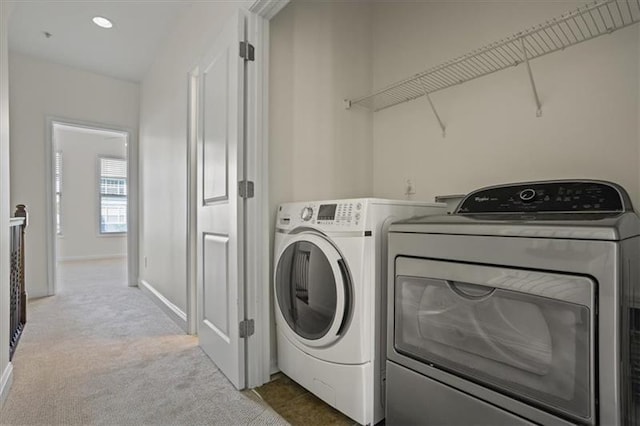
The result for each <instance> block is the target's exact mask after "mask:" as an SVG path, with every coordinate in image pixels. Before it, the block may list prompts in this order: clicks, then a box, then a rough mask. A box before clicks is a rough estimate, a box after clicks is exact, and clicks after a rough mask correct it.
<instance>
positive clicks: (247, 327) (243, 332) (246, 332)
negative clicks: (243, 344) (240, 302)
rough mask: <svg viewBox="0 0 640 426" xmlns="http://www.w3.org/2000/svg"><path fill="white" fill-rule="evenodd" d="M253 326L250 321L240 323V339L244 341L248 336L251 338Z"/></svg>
mask: <svg viewBox="0 0 640 426" xmlns="http://www.w3.org/2000/svg"><path fill="white" fill-rule="evenodd" d="M254 330H255V326H254V323H253V320H252V319H248V320H244V321H241V322H240V338H241V339H244V338H247V337H249V336H253V332H254Z"/></svg>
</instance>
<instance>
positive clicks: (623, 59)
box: [373, 1, 640, 205]
mask: <svg viewBox="0 0 640 426" xmlns="http://www.w3.org/2000/svg"><path fill="white" fill-rule="evenodd" d="M580 4H583V2H576V1H564V2H523V1H519V2H395V3H393V4H391V3H387V2H376V3H375V5H374V14H373V28H374V29H375V30H374V36H373V37H374V38H373V49H374V50H373V57H374V62H373V63H374V66H373V85H374V87H376V88H379V87H384V86H386V85H388V84H390V83H392V82H395V81H397V80H399V79H402V78H404V77H408V76H410V75H412V74H414V73H416V72H419V71H421V70H423V69H426V68H428V67H430V66H435V65H437V64H439V63H441V62H443V61H445V60H448V59H451V58H453V57H456V56H459V55H461V54H464V53H467V52H468V51H470V50H473V49H476V48H478V47H481V46H483V45H484V44H487V43H490V42H492V41H494V40H497V39H499V38H502V37H505V36H507V35H509V34H511V33H514V32H517V31H520V30H522V29H525V28H528V27H530V26H532V25H535V24H538V23H540V22H544V21H546V20H548V19H550V18H552V17H554V16H558V15H559V14H562V13H564V12H566V11H568V10H572V9H574V8H576V7H577V6H578V5H580ZM638 63H639V61H638V27H637V26H633V27H631V28H627V29H624V30H620V31H618V32H616V33H614V34H612V35H609V36H603V37H600V38H598V39H595V40H592V41H589V42H587V43H584V44H581V45H578V46H575V47H571V48H568V49H566V50H565V51H563V52H557V53H554V54H552V55H549V56H545V57H542V58H539V59H536V60H534V61H532V63H531V65H532V69H533V74H534V77H535V80H536V84H537V87H538V90H539V93H540V98H541V101H542V110H543V116H542V117H540V118H536V116H535V103H534V101H533V96H532V93H531V88H530V85H529V81H528V77H527V71H526V68H525V67H524V66H518V67H515V68H513V69H509V70H505V71H501V72H499V73H496V74H493V75H490V76H486V77H482V78H480V79H477V80H474V81H471V82H468V83H465V84H463V85H461V86H457V87H454V88H450V89H447V90H445V91H442V92H438V93H435V94H434V95H433V96H432V99H433V101H434V103H435V105H436V107H437V108H438V112H439V114H440V116H441V117H442V119H443V121H444V122H445V123H446V125H447V136H446V138H444V139H443V138H442V136H441V135H440V130H439V127H438V124H437V122H436V120H435V118H434V117H433V115H432V112H431V110H430V108H429V105H428V103H427V101H426V99H425V98H421V99H419V100H416V101H412V102H408V103H406V104H402V105H398V106H395V107H392V108H389V109H386V110H383V111H380V112H377V113H375V115H374V120H373V123H374V124H373V126H374V131H373V140H374V155H373V168H374V174H373V176H374V187H373V188H374V193H375V195H377V196H383V197H403V193H404V184H405V181H406V179H409V178H410V179H412V180H413V182H414V184H415V189H416V195H415V197H414V198H416V199H425V200H430V199H432V198H433V197H434V196H435V195H438V194H451V193H466V192H468V191H470V190H473V189H476V188H479V187H481V186H484V185H489V184H497V183H501V182H514V181H523V180H535V179H553V178H595V179H608V180H613V181H615V182H618V183H620V184H622V185H623V186H624V187H626V188H627V190H628V191H629V192H630V194H631V197H632V199H633V201H634V204H636V205H639V201H640V193H639V192H640V184H639V181H638V164H639V162H638V160H639V152H638V144H639V138H638V132H639V130H638V116H639V110H638V84H639V81H638V72H639V65H638Z"/></svg>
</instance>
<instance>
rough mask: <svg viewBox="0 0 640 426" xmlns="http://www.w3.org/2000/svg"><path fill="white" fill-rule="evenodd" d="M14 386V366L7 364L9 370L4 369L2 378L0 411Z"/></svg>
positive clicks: (0, 380)
mask: <svg viewBox="0 0 640 426" xmlns="http://www.w3.org/2000/svg"><path fill="white" fill-rule="evenodd" d="M12 384H13V364H12V363H9V364H7V368H5V369H4V372H3V373H2V377H1V378H0V410H1V409H2V407H3V406H4V403H5V401H6V400H7V397H8V396H9V390H10V389H11V385H12Z"/></svg>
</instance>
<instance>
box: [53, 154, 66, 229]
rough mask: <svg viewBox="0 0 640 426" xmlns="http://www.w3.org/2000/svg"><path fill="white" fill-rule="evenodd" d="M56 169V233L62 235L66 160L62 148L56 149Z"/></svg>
mask: <svg viewBox="0 0 640 426" xmlns="http://www.w3.org/2000/svg"><path fill="white" fill-rule="evenodd" d="M53 155H54V165H53V167H54V170H53V185H54V188H53V196H54V202H55V205H56V211H55V212H54V213H55V215H56V223H55V225H56V235H57V236H58V237H62V236H63V235H64V234H63V233H62V174H63V170H62V169H63V167H64V160H63V154H62V150H60V149H59V150H56V151H55V152H54V153H53Z"/></svg>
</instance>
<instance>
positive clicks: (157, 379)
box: [0, 260, 287, 425]
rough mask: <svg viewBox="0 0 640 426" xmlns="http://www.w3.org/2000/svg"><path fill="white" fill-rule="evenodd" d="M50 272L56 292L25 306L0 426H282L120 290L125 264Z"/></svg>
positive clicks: (153, 310)
mask: <svg viewBox="0 0 640 426" xmlns="http://www.w3.org/2000/svg"><path fill="white" fill-rule="evenodd" d="M59 270H60V279H59V280H58V282H59V287H60V291H59V293H58V295H56V296H54V297H49V298H43V299H39V300H34V301H31V302H30V303H29V306H28V314H27V316H28V318H27V326H26V329H25V331H24V334H23V336H22V339H21V341H20V344H19V346H18V349H17V351H16V354H15V356H14V358H13V362H14V383H13V387H12V388H11V392H10V394H9V398H8V399H7V402H6V404H5V406H4V408H3V409H2V412H0V424H3V425H43V424H48V425H72V424H91V425H248V424H251V425H264V424H268V425H276V424H277V425H280V424H287V423H286V421H285V420H283V419H282V418H281V417H280V416H279V415H278V414H276V413H275V412H274V411H273V410H271V409H270V408H269V407H268V406H267V405H266V404H265V403H264V402H262V401H260V400H259V399H258V398H256V397H255V396H252V395H253V394H252V393H251V392H238V391H236V390H235V389H234V388H233V386H232V385H231V383H230V382H229V381H228V380H227V379H226V378H225V377H224V375H222V373H221V372H220V371H219V370H218V369H217V368H216V366H215V365H214V364H213V363H212V362H211V361H210V360H209V358H207V356H206V355H205V354H204V353H203V352H202V350H201V349H200V348H199V347H198V343H197V339H196V338H194V337H192V336H188V335H185V334H184V333H183V332H182V330H180V328H179V327H178V326H177V325H176V324H175V323H173V322H172V321H171V320H170V319H169V318H168V317H166V316H165V314H164V313H162V312H161V311H160V309H159V308H158V307H157V306H156V305H155V304H153V302H152V301H150V300H149V299H148V298H147V296H146V295H144V294H143V293H141V292H140V291H139V290H138V289H136V288H129V287H127V286H126V284H125V266H124V261H113V260H111V261H97V262H65V263H63V264H61V267H60V268H59Z"/></svg>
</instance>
